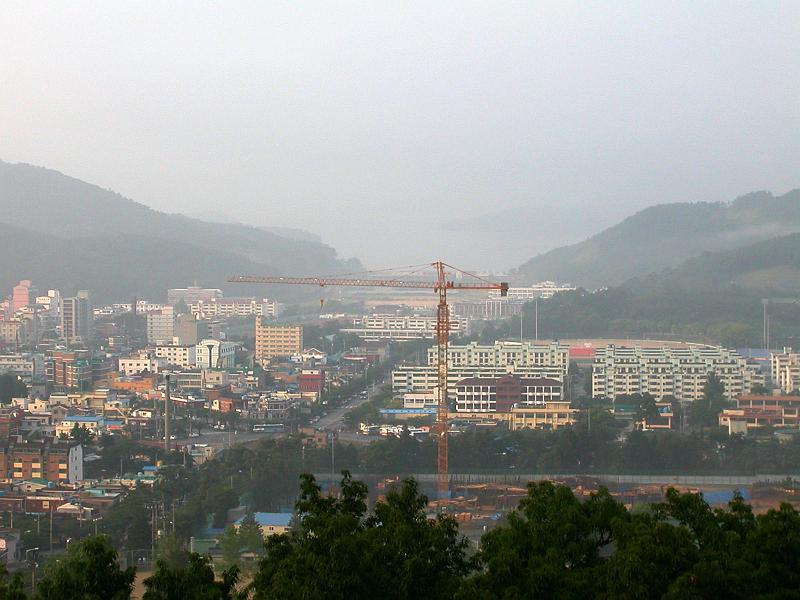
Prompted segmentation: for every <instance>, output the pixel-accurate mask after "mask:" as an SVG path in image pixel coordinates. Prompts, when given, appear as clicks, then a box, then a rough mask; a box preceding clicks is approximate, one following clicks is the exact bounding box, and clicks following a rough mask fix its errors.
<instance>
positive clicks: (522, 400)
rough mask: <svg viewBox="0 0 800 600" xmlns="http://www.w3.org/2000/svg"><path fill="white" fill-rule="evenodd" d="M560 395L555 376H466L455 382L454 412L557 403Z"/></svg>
mask: <svg viewBox="0 0 800 600" xmlns="http://www.w3.org/2000/svg"><path fill="white" fill-rule="evenodd" d="M563 396H564V384H563V383H562V382H561V381H558V380H557V379H546V378H543V377H542V378H538V379H527V378H520V377H517V376H515V375H506V376H504V377H498V378H496V379H486V378H480V377H470V378H467V379H462V380H461V381H459V382H458V383H456V412H470V413H478V412H480V413H484V412H485V413H510V412H511V409H512V408H513V407H514V406H517V405H531V404H545V403H548V402H560V401H562V400H563Z"/></svg>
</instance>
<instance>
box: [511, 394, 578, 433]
mask: <svg viewBox="0 0 800 600" xmlns="http://www.w3.org/2000/svg"><path fill="white" fill-rule="evenodd" d="M576 412H577V410H575V409H574V408H570V403H569V402H566V401H558V402H544V403H541V404H518V405H517V406H514V407H513V408H512V409H511V413H510V421H509V426H510V429H511V430H512V431H517V430H519V429H542V428H550V429H558V428H559V427H563V426H564V425H572V424H573V423H574V422H575V413H576Z"/></svg>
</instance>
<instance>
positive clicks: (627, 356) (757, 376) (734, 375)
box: [592, 345, 764, 402]
mask: <svg viewBox="0 0 800 600" xmlns="http://www.w3.org/2000/svg"><path fill="white" fill-rule="evenodd" d="M712 372H713V373H715V374H716V376H717V377H719V378H720V380H721V381H722V383H723V385H724V386H725V396H726V398H728V399H729V400H732V399H734V398H736V397H737V396H740V395H742V394H749V393H751V392H752V390H753V388H754V387H755V386H763V385H764V375H763V374H762V373H761V371H760V370H759V368H758V367H757V366H755V365H753V364H751V363H749V362H748V361H747V360H746V359H745V358H743V357H742V356H740V355H739V354H738V353H737V352H736V351H734V350H728V349H725V348H720V347H711V346H702V347H698V346H692V347H688V348H668V347H661V348H644V347H639V346H637V347H632V348H627V347H619V346H613V345H610V346H607V347H606V348H598V349H597V352H596V354H595V360H594V364H593V366H592V395H593V396H594V397H595V398H600V397H604V398H608V399H610V400H614V399H615V398H616V397H617V396H620V395H628V394H644V393H649V394H651V395H652V396H653V397H654V398H655V399H656V400H662V399H664V398H666V397H674V398H676V399H678V400H680V401H681V402H694V401H695V400H698V399H699V398H701V397H702V395H703V388H704V386H705V384H706V382H707V381H708V376H709V374H711V373H712Z"/></svg>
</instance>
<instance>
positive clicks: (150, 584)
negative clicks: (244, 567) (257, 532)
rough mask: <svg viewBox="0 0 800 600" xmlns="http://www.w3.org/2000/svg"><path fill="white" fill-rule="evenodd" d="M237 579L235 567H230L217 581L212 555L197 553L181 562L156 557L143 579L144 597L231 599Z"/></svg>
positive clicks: (156, 599)
mask: <svg viewBox="0 0 800 600" xmlns="http://www.w3.org/2000/svg"><path fill="white" fill-rule="evenodd" d="M238 580H239V571H238V569H237V568H236V567H231V568H229V569H227V570H226V571H224V572H223V573H222V580H221V581H217V580H216V578H215V576H214V569H213V568H212V566H211V559H210V558H209V557H207V556H200V555H199V554H196V553H192V554H190V555H189V557H188V561H187V564H186V565H183V566H178V565H170V564H169V563H167V562H164V561H161V560H159V561H158V562H157V563H156V570H155V572H154V573H153V574H152V575H151V576H150V577H148V578H147V579H145V580H144V586H145V593H144V600H186V599H189V598H191V599H192V600H233V599H235V598H237V594H236V583H237V582H238Z"/></svg>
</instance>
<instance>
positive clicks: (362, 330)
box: [342, 314, 469, 341]
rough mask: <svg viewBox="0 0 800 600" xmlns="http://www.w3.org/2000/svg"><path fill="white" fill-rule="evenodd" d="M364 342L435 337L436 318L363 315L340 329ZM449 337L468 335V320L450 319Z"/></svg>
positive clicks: (461, 318)
mask: <svg viewBox="0 0 800 600" xmlns="http://www.w3.org/2000/svg"><path fill="white" fill-rule="evenodd" d="M342 332H344V333H352V334H355V335H357V336H358V337H360V338H361V339H363V340H366V341H376V340H419V339H433V338H434V337H435V336H436V317H433V316H427V315H384V314H374V315H364V316H363V317H359V318H357V319H354V320H353V327H351V328H346V329H342ZM450 335H451V336H453V337H457V336H461V335H469V319H467V318H465V317H458V316H451V317H450Z"/></svg>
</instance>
